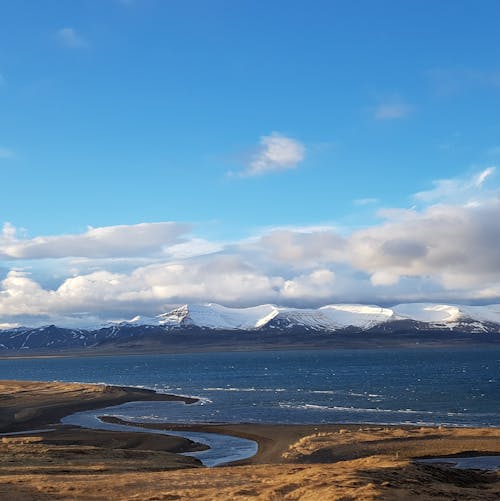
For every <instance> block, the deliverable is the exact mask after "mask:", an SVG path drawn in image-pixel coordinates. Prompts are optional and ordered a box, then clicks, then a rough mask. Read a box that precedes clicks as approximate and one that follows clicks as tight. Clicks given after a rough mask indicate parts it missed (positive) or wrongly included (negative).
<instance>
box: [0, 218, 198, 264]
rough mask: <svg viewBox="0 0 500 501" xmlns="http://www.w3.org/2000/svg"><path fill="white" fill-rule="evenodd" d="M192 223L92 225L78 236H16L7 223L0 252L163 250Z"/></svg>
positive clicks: (32, 255)
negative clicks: (92, 226)
mask: <svg viewBox="0 0 500 501" xmlns="http://www.w3.org/2000/svg"><path fill="white" fill-rule="evenodd" d="M189 230H190V226H189V225H187V224H183V223H172V222H166V223H142V224H136V225H121V226H105V227H101V228H89V229H88V230H87V231H86V232H85V233H82V234H77V235H58V236H48V237H36V238H31V239H26V238H21V239H20V238H17V235H16V231H15V228H14V227H13V226H12V225H10V224H9V223H6V224H5V225H4V227H3V231H2V234H1V235H0V255H1V254H3V255H4V256H6V257H10V258H14V259H44V258H66V257H86V258H106V257H113V258H115V257H124V256H143V255H148V254H152V253H163V252H164V251H165V250H166V248H167V247H168V246H170V245H175V244H179V243H181V241H180V240H179V237H181V235H183V234H186V233H187V232H188V231H189Z"/></svg>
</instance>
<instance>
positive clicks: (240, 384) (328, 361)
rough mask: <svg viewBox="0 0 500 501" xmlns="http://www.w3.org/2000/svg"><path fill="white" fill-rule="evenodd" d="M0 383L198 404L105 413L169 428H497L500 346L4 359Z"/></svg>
mask: <svg viewBox="0 0 500 501" xmlns="http://www.w3.org/2000/svg"><path fill="white" fill-rule="evenodd" d="M0 379H19V380H33V381H65V382H87V383H107V384H115V385H124V386H137V387H143V388H151V389H154V390H157V391H160V392H165V393H174V394H179V395H189V396H195V397H198V398H199V402H198V403H197V404H193V405H187V404H184V403H181V402H131V403H127V404H123V405H119V406H115V407H112V408H108V409H105V410H103V411H100V413H101V414H109V415H115V416H119V417H122V418H124V419H128V420H131V421H144V422H169V423H209V422H210V423H214V422H215V423H283V424H285V423H286V424H292V423H295V424H300V423H302V424H320V423H332V424H334V423H376V424H418V425H446V426H486V427H498V426H500V347H488V348H479V347H477V348H471V347H467V348H432V349H428V348H420V349H356V350H328V351H321V350H301V351H260V352H230V353H229V352H225V353H212V352H211V353H189V354H157V355H128V356H98V357H87V356H86V357H75V358H23V359H3V360H0Z"/></svg>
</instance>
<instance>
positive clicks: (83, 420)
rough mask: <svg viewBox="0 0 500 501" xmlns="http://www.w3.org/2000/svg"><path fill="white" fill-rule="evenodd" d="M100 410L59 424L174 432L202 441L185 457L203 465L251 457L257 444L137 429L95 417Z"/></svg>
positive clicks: (193, 433) (207, 435)
mask: <svg viewBox="0 0 500 501" xmlns="http://www.w3.org/2000/svg"><path fill="white" fill-rule="evenodd" d="M101 414H102V412H101V411H99V410H94V411H84V412H77V413H75V414H71V415H70V416H66V417H64V418H63V419H62V420H61V422H62V423H63V424H69V425H75V426H82V427H84V428H92V429H96V430H111V431H126V432H130V431H133V432H136V433H155V434H159V435H175V436H178V437H184V438H187V439H189V440H192V441H193V442H197V443H200V444H205V445H207V446H208V447H209V449H206V450H204V451H196V452H186V453H184V454H185V455H186V456H193V457H195V458H198V459H199V460H200V461H201V462H202V463H203V464H204V465H205V466H209V467H213V466H219V465H222V464H224V463H229V462H231V461H238V460H240V459H246V458H249V457H252V456H254V455H255V454H256V453H257V450H258V445H257V442H254V441H253V440H248V439H246V438H240V437H233V436H231V435H224V434H221V433H202V432H197V431H173V430H156V429H153V428H141V427H139V426H129V425H121V424H115V423H106V422H104V421H102V420H101V419H99V416H101Z"/></svg>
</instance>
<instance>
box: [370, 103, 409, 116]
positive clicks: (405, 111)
mask: <svg viewBox="0 0 500 501" xmlns="http://www.w3.org/2000/svg"><path fill="white" fill-rule="evenodd" d="M412 111H413V106H411V105H409V104H406V103H401V102H395V103H383V104H380V105H378V106H377V107H376V108H375V110H374V112H373V116H374V117H375V118H376V119H377V120H396V119H399V118H405V117H407V116H408V115H409V114H410V113H411V112H412Z"/></svg>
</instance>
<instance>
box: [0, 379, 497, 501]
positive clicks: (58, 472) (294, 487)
mask: <svg viewBox="0 0 500 501" xmlns="http://www.w3.org/2000/svg"><path fill="white" fill-rule="evenodd" d="M9 392H10V393H9ZM137 400H177V401H179V400H182V401H185V402H186V403H193V402H196V399H194V398H189V397H179V396H176V395H164V394H156V393H155V392H154V391H153V390H146V389H139V388H131V387H106V386H104V385H85V384H79V383H43V382H38V383H36V382H26V381H19V382H16V381H0V418H1V417H2V415H3V419H4V421H3V429H2V431H15V430H16V429H24V430H25V431H27V432H29V429H34V428H39V427H40V425H41V424H42V423H44V424H52V423H53V421H54V419H56V418H58V417H60V416H61V415H63V416H64V415H68V414H71V413H73V412H77V411H81V410H92V409H99V408H102V407H107V406H110V405H113V404H119V403H124V402H130V401H137ZM6 409H10V411H14V416H13V417H12V416H11V419H10V424H9V422H6V419H5V411H6ZM15 410H17V411H18V412H19V413H20V415H18V416H16V412H15ZM106 419H108V420H109V419H117V418H109V417H108V418H106ZM133 425H134V426H141V425H142V426H144V427H145V428H147V427H151V428H154V427H156V428H167V433H168V429H171V430H174V431H175V429H176V428H177V429H178V430H179V431H182V430H184V431H186V430H188V431H202V432H209V433H221V434H226V435H233V436H237V437H242V438H249V439H251V440H255V441H257V442H258V444H259V449H258V452H257V454H256V455H255V456H253V457H251V458H248V459H246V460H241V461H237V462H234V463H230V464H229V465H221V466H217V467H215V468H205V467H200V466H201V463H200V461H199V460H197V459H195V458H192V457H188V456H184V455H182V453H184V452H191V451H193V450H196V447H197V446H198V444H196V443H194V442H192V441H189V440H186V439H183V438H180V437H175V436H168V435H164V434H156V435H154V434H152V433H147V432H146V433H144V432H135V431H131V432H127V431H103V430H92V429H88V428H78V427H73V426H66V425H60V424H56V425H54V426H53V428H55V431H50V432H44V431H40V430H38V431H37V430H34V432H33V433H31V434H30V433H26V434H25V435H16V436H3V437H1V438H0V469H2V475H1V476H0V499H19V500H35V499H36V500H38V499H53V498H54V496H56V497H57V498H58V499H74V500H89V499H95V500H102V499H104V498H110V496H112V497H113V499H117V500H133V499H134V500H135V499H144V500H153V499H172V500H173V499H176V500H182V499H199V500H203V501H213V500H214V499H217V500H223V501H226V500H227V501H229V500H231V501H233V500H234V499H242V500H244V499H293V500H302V499H303V500H306V499H307V500H309V499H366V500H375V499H391V500H403V499H404V500H406V499H413V498H415V499H418V500H419V501H423V500H431V499H436V498H439V499H471V500H472V499H481V500H492V501H493V500H496V499H499V497H500V472H496V473H488V472H482V471H473V470H456V469H454V468H452V467H450V466H449V465H443V464H432V465H430V464H421V463H417V462H415V461H414V460H413V458H415V457H429V456H430V457H444V456H447V455H448V456H449V455H455V456H456V455H457V454H461V453H462V454H464V455H465V454H467V455H468V456H470V455H471V452H473V453H475V454H480V455H486V454H488V455H500V428H440V427H418V426H398V425H393V426H380V425H360V424H352V425H344V424H339V425H334V424H331V425H279V424H274V425H272V424H271V425H264V424H260V425H259V424H203V425H179V424H177V425H172V424H168V423H167V424H166V423H149V424H148V423H135V422H133ZM28 428H29V429H28ZM51 428H52V427H51ZM35 432H36V433H35Z"/></svg>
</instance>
